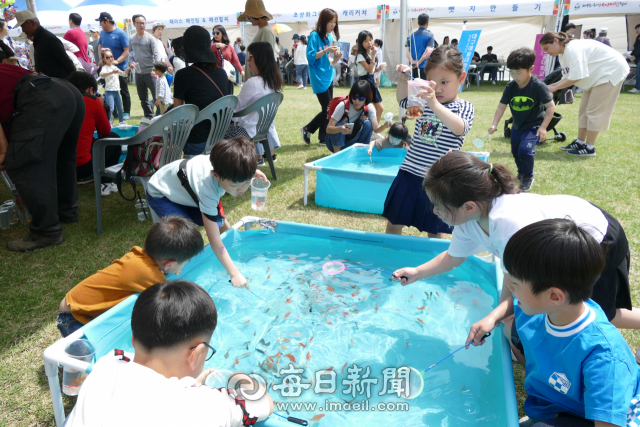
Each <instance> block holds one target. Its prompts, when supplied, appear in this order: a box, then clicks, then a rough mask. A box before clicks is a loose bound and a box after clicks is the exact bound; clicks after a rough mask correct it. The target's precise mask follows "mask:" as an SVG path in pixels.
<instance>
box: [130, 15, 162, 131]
mask: <svg viewBox="0 0 640 427" xmlns="http://www.w3.org/2000/svg"><path fill="white" fill-rule="evenodd" d="M133 25H134V26H135V27H136V33H135V34H134V35H132V36H131V39H130V40H129V45H130V46H131V50H132V52H133V54H132V55H133V59H134V60H135V62H133V61H132V65H133V66H134V67H135V70H136V88H137V89H138V98H139V99H140V105H142V111H143V114H144V116H145V117H146V118H148V119H152V118H153V116H154V114H153V101H152V99H153V98H154V97H155V95H156V81H155V79H154V78H153V76H152V75H151V70H152V69H153V65H154V64H155V63H156V62H158V61H160V53H159V52H158V44H157V43H156V39H155V37H153V36H152V35H151V34H149V33H147V32H146V31H145V29H146V27H147V20H146V19H145V17H144V16H143V15H133ZM149 91H151V99H149Z"/></svg>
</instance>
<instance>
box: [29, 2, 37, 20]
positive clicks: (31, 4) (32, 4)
mask: <svg viewBox="0 0 640 427" xmlns="http://www.w3.org/2000/svg"><path fill="white" fill-rule="evenodd" d="M27 9H29V11H30V12H33V14H34V15H36V18H37V17H38V9H37V8H36V2H35V0H27Z"/></svg>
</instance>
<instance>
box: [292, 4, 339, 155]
mask: <svg viewBox="0 0 640 427" xmlns="http://www.w3.org/2000/svg"><path fill="white" fill-rule="evenodd" d="M332 32H333V33H334V34H335V35H336V40H339V39H340V31H339V29H338V14H337V13H336V11H335V10H333V9H322V12H320V16H319V17H318V22H317V23H316V29H315V31H314V32H312V33H311V35H310V36H309V44H308V45H307V61H308V62H309V77H310V80H311V88H312V89H313V93H314V94H315V95H316V96H317V97H318V102H320V108H321V111H320V112H319V113H318V114H316V116H315V117H314V118H313V120H311V121H310V122H309V123H308V124H307V125H306V126H303V127H302V129H301V131H302V139H303V140H304V142H305V143H307V144H311V134H312V133H315V132H316V131H317V130H319V131H320V132H319V133H318V137H319V139H320V141H319V143H320V144H324V143H325V141H326V137H327V136H326V135H327V122H328V119H327V108H329V102H331V100H332V99H333V87H332V86H331V83H332V82H333V75H334V73H335V69H334V68H333V66H332V65H333V64H336V63H337V62H338V61H339V60H340V56H341V55H340V51H339V49H338V46H335V45H334V43H333V41H334V39H333V36H332V35H331V33H332ZM330 53H332V54H333V61H331V60H330V59H329V54H330Z"/></svg>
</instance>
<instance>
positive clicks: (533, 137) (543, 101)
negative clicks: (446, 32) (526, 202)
mask: <svg viewBox="0 0 640 427" xmlns="http://www.w3.org/2000/svg"><path fill="white" fill-rule="evenodd" d="M535 61H536V54H535V52H534V51H533V50H532V49H529V48H528V47H523V48H520V49H516V50H514V51H513V52H511V53H510V54H509V58H507V67H508V68H509V70H510V72H511V77H513V80H512V81H510V82H509V83H507V87H505V88H504V92H503V94H502V99H500V103H499V104H498V109H497V110H496V114H495V116H494V117H493V124H492V125H491V127H490V128H489V133H490V134H491V135H493V133H494V132H495V131H496V129H497V128H498V125H499V124H500V119H502V115H503V114H504V111H505V110H506V109H507V105H508V106H509V108H510V109H511V116H512V117H513V130H512V131H511V154H512V155H513V159H514V160H515V161H516V166H517V168H518V181H520V189H521V190H522V191H529V190H530V189H531V185H533V162H534V158H533V157H534V154H536V145H538V144H542V143H543V142H544V141H545V140H546V139H547V126H549V122H551V119H552V118H553V113H554V111H555V110H556V105H555V104H554V102H553V97H552V96H551V93H550V92H549V89H547V85H545V84H544V83H543V82H541V81H540V80H539V79H538V77H536V76H534V75H533V74H531V73H532V72H533V64H534V62H535ZM545 108H546V113H545V111H544V109H545Z"/></svg>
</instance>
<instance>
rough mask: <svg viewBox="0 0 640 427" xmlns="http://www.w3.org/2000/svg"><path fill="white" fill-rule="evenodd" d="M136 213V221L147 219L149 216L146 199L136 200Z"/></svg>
mask: <svg viewBox="0 0 640 427" xmlns="http://www.w3.org/2000/svg"><path fill="white" fill-rule="evenodd" d="M136 213H137V214H138V221H148V220H149V218H151V213H150V212H149V204H148V203H147V199H141V200H138V201H137V202H136Z"/></svg>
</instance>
